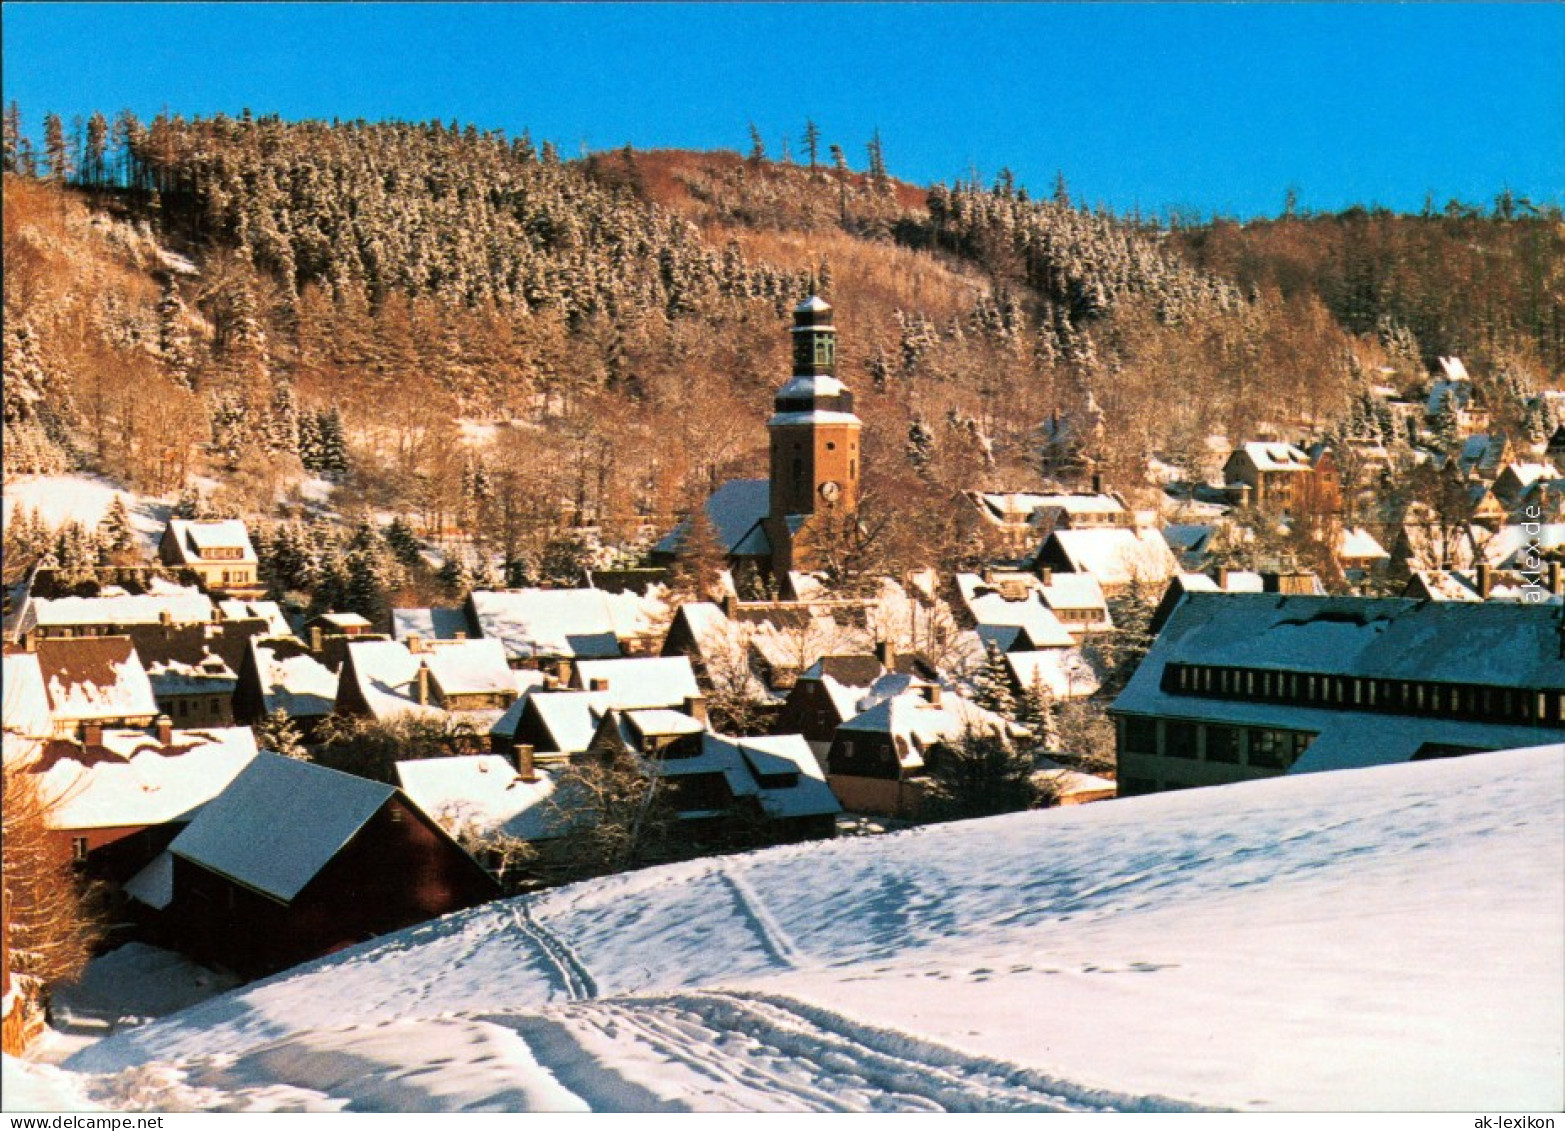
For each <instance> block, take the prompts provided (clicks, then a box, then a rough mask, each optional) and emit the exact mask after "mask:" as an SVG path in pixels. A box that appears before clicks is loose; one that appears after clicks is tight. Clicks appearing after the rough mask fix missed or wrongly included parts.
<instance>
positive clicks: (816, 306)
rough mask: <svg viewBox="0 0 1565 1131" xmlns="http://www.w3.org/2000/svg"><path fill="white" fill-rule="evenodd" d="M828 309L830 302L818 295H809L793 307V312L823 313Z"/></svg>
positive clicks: (829, 308)
mask: <svg viewBox="0 0 1565 1131" xmlns="http://www.w3.org/2000/svg"><path fill="white" fill-rule="evenodd" d="M830 310H831V303H829V302H827V301H826V300H825V299H823V298H821V296H820V295H811V296H810V297H809V298H807V299H805V300H804V301H803V302H801V303H799V305H798V306H796V307H794V308H793V312H794V313H795V314H825V313H827V312H829V311H830Z"/></svg>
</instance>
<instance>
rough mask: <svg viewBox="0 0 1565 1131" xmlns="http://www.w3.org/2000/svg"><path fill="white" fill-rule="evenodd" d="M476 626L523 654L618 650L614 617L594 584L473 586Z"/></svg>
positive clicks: (586, 654)
mask: <svg viewBox="0 0 1565 1131" xmlns="http://www.w3.org/2000/svg"><path fill="white" fill-rule="evenodd" d="M469 599H470V600H471V602H472V608H473V613H474V616H475V617H476V619H477V621H478V627H479V631H480V632H482V633H483V635H484V636H486V637H489V638H490V639H494V640H498V641H500V642H501V643H502V644H504V645H505V651H506V654H507V655H509V656H515V657H520V658H523V659H533V658H537V657H554V656H563V657H570V658H574V659H596V658H600V657H607V656H618V655H619V654H620V646H619V639H618V637H616V636H615V634H614V616H613V613H612V612H611V610H610V608H609V603H608V600H607V599H606V597H605V595H604V593H603V592H602V591H601V590H598V589H502V590H494V591H490V590H483V589H479V590H475V591H474V592H473V594H472V596H471V597H470V598H469Z"/></svg>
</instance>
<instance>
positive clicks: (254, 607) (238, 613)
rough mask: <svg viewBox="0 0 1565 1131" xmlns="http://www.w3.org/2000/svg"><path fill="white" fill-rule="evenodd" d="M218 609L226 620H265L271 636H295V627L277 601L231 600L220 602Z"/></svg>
mask: <svg viewBox="0 0 1565 1131" xmlns="http://www.w3.org/2000/svg"><path fill="white" fill-rule="evenodd" d="M217 607H218V608H219V609H221V610H222V611H223V618H224V619H225V620H264V621H265V622H266V631H267V632H268V633H269V634H270V635H272V636H292V635H293V627H292V626H291V625H290V624H289V623H288V618H287V617H285V616H284V615H283V610H282V606H281V605H279V604H278V603H277V602H276V601H240V600H237V599H235V598H229V599H226V600H222V601H219V602H218V603H217Z"/></svg>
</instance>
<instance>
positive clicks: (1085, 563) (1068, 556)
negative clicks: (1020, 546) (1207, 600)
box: [1032, 527, 1179, 599]
mask: <svg viewBox="0 0 1565 1131" xmlns="http://www.w3.org/2000/svg"><path fill="white" fill-rule="evenodd" d="M1032 566H1033V570H1034V572H1036V573H1038V574H1039V575H1040V576H1041V575H1042V573H1043V571H1044V570H1046V569H1047V570H1052V571H1053V576H1054V577H1058V576H1059V575H1061V574H1066V573H1081V574H1086V575H1088V576H1090V577H1092V578H1093V579H1095V580H1096V581H1097V583H1098V584H1099V586H1101V587H1102V590H1103V595H1104V596H1105V597H1106V598H1109V599H1113V598H1117V597H1122V596H1125V595H1126V594H1128V593H1130V592H1131V591H1132V590H1134V589H1136V588H1137V587H1141V588H1143V589H1149V590H1151V591H1153V592H1156V591H1158V590H1160V589H1162V587H1163V584H1164V582H1166V581H1167V580H1168V579H1169V578H1170V577H1172V576H1173V575H1174V574H1175V573H1177V572H1178V570H1179V562H1178V561H1177V559H1175V557H1174V552H1173V551H1172V550H1171V549H1169V547H1168V543H1167V542H1166V541H1165V540H1164V539H1163V535H1162V533H1161V532H1160V531H1158V530H1156V529H1152V528H1150V527H1136V528H1127V527H1112V528H1097V529H1092V530H1056V531H1054V532H1053V533H1052V534H1050V535H1049V536H1048V537H1047V538H1046V539H1044V541H1043V545H1041V546H1040V547H1039V548H1038V552H1037V554H1036V556H1035V557H1034V559H1033V562H1032Z"/></svg>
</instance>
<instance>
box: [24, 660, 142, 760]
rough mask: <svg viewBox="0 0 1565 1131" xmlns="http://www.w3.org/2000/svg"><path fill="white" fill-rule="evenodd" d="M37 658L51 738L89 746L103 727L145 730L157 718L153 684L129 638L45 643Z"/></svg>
mask: <svg viewBox="0 0 1565 1131" xmlns="http://www.w3.org/2000/svg"><path fill="white" fill-rule="evenodd" d="M36 652H37V656H38V668H39V673H40V676H41V678H42V681H43V686H44V690H45V692H46V694H47V695H48V699H49V716H50V719H51V728H52V729H51V733H52V736H53V737H55V738H78V737H79V738H82V739H83V740H86V741H91V740H94V738H93V736H95V735H96V734H98V733H99V732H101V731H102V729H103V728H105V727H130V728H140V727H147V726H151V725H152V722H153V720H155V719H157V718H158V714H159V712H158V704H157V698H156V696H154V694H153V691H152V681H151V680H150V679H148V678H147V670H146V668H144V667H143V666H142V664H141V657H140V656H138V655H137V654H136V647H135V645H133V644H132V643H131V642H130V638H129V637H125V636H93V637H76V638H63V639H54V638H45V639H42V640H38V641H36Z"/></svg>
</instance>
